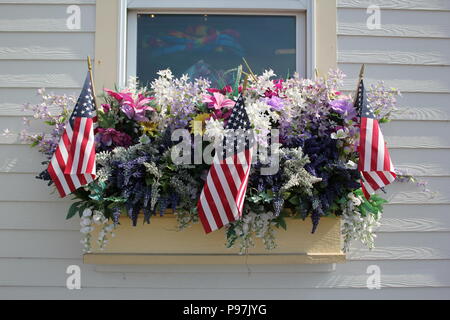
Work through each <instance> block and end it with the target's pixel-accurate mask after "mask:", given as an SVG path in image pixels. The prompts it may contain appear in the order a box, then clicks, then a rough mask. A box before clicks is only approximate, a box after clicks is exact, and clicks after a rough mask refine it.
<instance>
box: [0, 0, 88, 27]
mask: <svg viewBox="0 0 450 320" xmlns="http://www.w3.org/2000/svg"><path fill="white" fill-rule="evenodd" d="M67 5H68V4H48V5H41V4H31V3H27V4H22V5H20V7H19V6H18V4H0V8H1V9H0V31H1V32H5V31H6V32H80V31H81V32H94V31H95V5H92V4H87V5H80V9H81V26H80V27H81V29H80V30H70V29H69V28H67V24H66V23H67V19H68V18H69V16H70V15H69V14H67V13H66V10H67Z"/></svg>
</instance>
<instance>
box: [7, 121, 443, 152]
mask: <svg viewBox="0 0 450 320" xmlns="http://www.w3.org/2000/svg"><path fill="white" fill-rule="evenodd" d="M3 129H9V130H10V132H11V134H9V135H7V136H5V135H0V145H1V144H6V145H7V144H21V141H20V140H19V138H18V133H19V132H20V131H21V130H22V129H23V123H22V118H19V117H0V130H2V131H3ZM43 130H45V131H43ZM47 130H48V128H46V127H45V125H43V124H42V123H40V122H37V121H32V129H31V130H30V131H31V132H39V133H40V132H47ZM382 130H383V132H384V135H385V137H386V141H387V142H388V144H389V147H390V148H392V149H396V148H398V149H448V148H450V140H449V139H447V138H446V134H447V132H449V130H450V122H448V121H437V122H435V123H433V125H429V123H428V122H421V121H395V122H391V123H389V124H385V125H383V126H382Z"/></svg>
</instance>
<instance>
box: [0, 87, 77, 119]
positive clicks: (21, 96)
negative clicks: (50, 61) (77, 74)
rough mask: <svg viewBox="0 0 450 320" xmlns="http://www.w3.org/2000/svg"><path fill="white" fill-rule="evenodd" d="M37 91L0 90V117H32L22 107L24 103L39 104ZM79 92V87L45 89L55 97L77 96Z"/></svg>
mask: <svg viewBox="0 0 450 320" xmlns="http://www.w3.org/2000/svg"><path fill="white" fill-rule="evenodd" d="M37 90H38V88H0V116H16V117H23V116H26V115H32V113H31V112H29V111H26V112H24V111H23V106H24V104H26V103H30V104H37V103H40V102H41V100H40V97H39V96H38V92H37ZM80 91H81V87H79V88H73V89H68V88H65V89H64V88H63V89H61V88H51V87H46V92H48V93H54V94H57V95H72V96H77V95H79V94H80ZM50 111H51V112H57V111H58V110H55V109H52V108H50Z"/></svg>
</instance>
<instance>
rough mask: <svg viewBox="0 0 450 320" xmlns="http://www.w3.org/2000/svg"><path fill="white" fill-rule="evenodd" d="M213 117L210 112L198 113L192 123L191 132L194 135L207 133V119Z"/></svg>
mask: <svg viewBox="0 0 450 320" xmlns="http://www.w3.org/2000/svg"><path fill="white" fill-rule="evenodd" d="M210 118H211V115H210V114H208V113H201V114H199V115H197V116H196V117H195V118H194V119H193V120H192V121H191V123H190V125H189V126H190V128H191V133H192V134H194V135H201V136H202V135H203V134H204V133H205V129H206V128H205V124H206V121H207V120H209V119H210Z"/></svg>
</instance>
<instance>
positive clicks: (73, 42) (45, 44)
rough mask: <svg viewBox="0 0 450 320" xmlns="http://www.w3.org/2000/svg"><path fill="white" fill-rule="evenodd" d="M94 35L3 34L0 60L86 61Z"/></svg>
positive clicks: (91, 53)
mask: <svg viewBox="0 0 450 320" xmlns="http://www.w3.org/2000/svg"><path fill="white" fill-rule="evenodd" d="M94 37H95V34H94V33H69V34H62V33H61V34H59V33H56V34H55V33H25V32H24V33H3V34H2V42H1V43H0V60H83V61H85V60H86V57H87V56H92V57H93V56H94Z"/></svg>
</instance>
